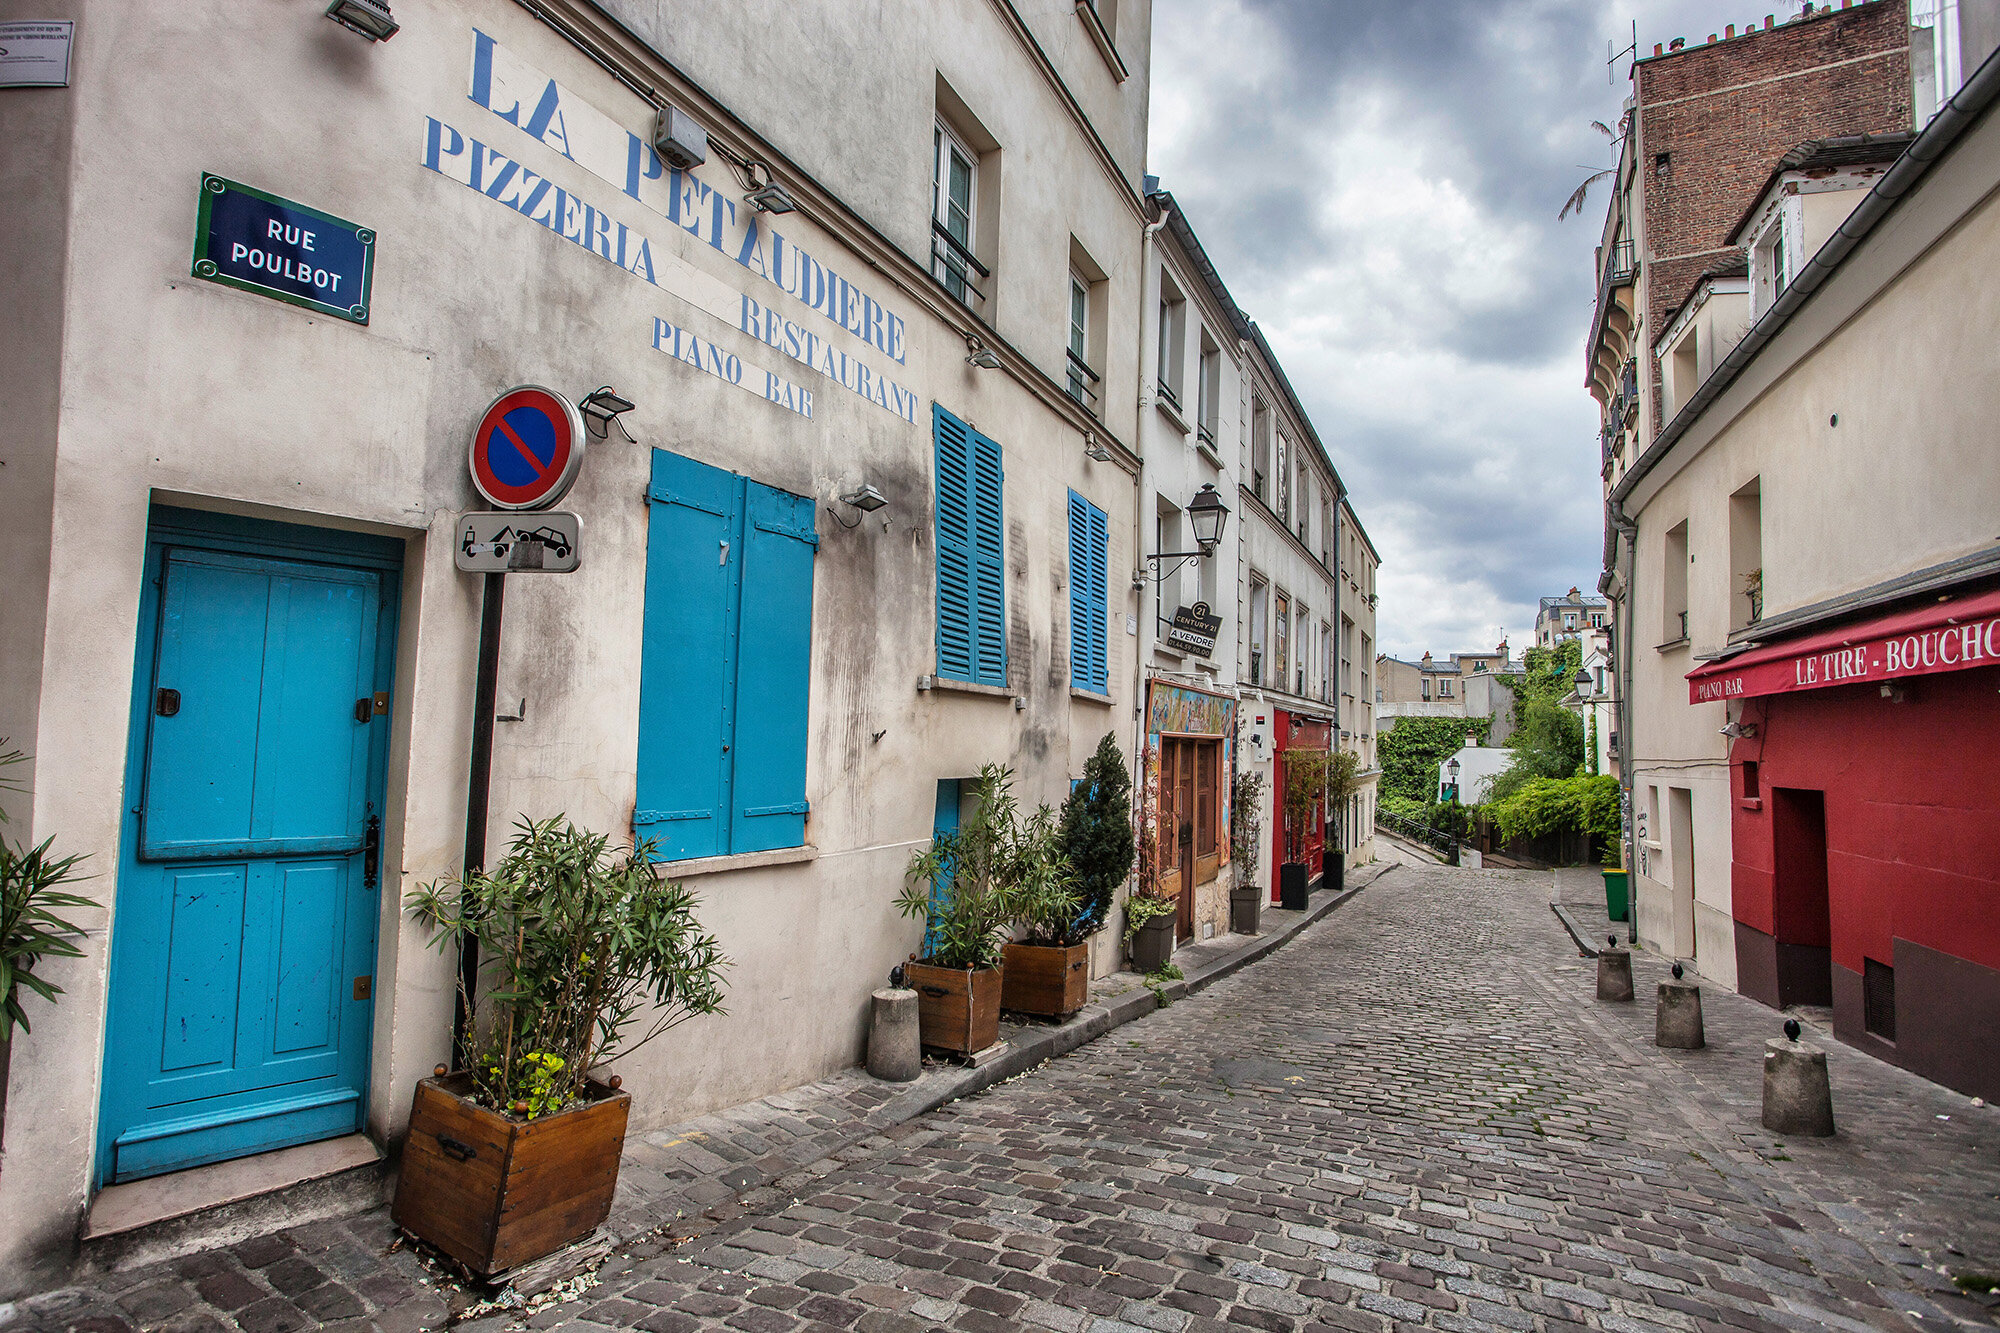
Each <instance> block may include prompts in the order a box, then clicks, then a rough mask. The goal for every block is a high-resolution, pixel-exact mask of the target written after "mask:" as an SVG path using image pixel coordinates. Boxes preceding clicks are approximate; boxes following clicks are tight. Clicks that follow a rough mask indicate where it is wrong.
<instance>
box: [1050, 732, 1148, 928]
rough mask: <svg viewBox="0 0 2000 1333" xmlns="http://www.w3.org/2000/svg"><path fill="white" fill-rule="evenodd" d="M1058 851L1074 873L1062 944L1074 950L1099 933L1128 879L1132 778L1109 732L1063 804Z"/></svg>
mask: <svg viewBox="0 0 2000 1333" xmlns="http://www.w3.org/2000/svg"><path fill="white" fill-rule="evenodd" d="M1062 849H1063V853H1064V855H1066V856H1067V857H1068V858H1069V860H1070V864H1071V865H1072V866H1073V867H1075V870H1076V882H1077V899H1078V903H1079V906H1078V909H1077V912H1076V914H1075V917H1074V919H1073V920H1072V921H1071V922H1070V923H1069V925H1068V928H1067V929H1066V930H1064V931H1062V932H1061V934H1062V936H1063V939H1062V941H1061V942H1062V943H1065V944H1076V943H1079V942H1081V941H1082V940H1085V939H1087V938H1089V937H1090V936H1091V935H1094V934H1096V933H1097V932H1098V931H1100V930H1102V929H1104V924H1105V922H1107V921H1109V920H1110V919H1111V901H1112V899H1113V898H1114V897H1115V896H1116V895H1117V893H1118V886H1119V885H1121V884H1123V883H1124V882H1125V877H1126V876H1127V875H1129V874H1131V873H1132V858H1133V852H1134V848H1133V841H1132V775H1131V773H1130V772H1128V771H1127V770H1126V768H1125V756H1124V755H1122V754H1120V753H1118V742H1117V741H1116V740H1115V739H1113V737H1112V734H1111V733H1110V732H1108V731H1107V732H1105V733H1104V739H1103V740H1101V741H1099V742H1098V743H1097V753H1096V754H1093V755H1092V756H1091V757H1090V759H1089V761H1088V762H1087V763H1085V764H1084V766H1083V781H1081V782H1079V783H1077V784H1076V786H1075V787H1074V788H1073V789H1072V790H1071V791H1070V794H1069V799H1068V800H1066V801H1064V802H1063V810H1062Z"/></svg>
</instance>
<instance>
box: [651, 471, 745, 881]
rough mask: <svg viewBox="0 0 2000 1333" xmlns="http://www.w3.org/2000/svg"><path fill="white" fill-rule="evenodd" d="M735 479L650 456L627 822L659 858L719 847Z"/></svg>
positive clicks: (729, 702)
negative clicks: (633, 789) (632, 792)
mask: <svg viewBox="0 0 2000 1333" xmlns="http://www.w3.org/2000/svg"><path fill="white" fill-rule="evenodd" d="M739 481H740V479H739V478H737V477H735V476H733V475H731V474H730V473H727V472H723V471H721V470H719V469H717V468H712V467H707V466H704V465H703V464H700V463H697V462H695V461H693V460H692V459H688V458H682V457H680V456H678V455H676V454H670V453H667V452H666V451H665V450H662V449H655V450H654V451H653V482H652V486H651V488H650V489H649V491H648V498H649V499H650V500H651V501H652V510H651V523H650V524H649V527H648V531H647V534H646V608H645V623H644V630H643V636H644V637H643V643H642V647H641V650H640V658H639V662H640V676H639V753H638V788H639V790H638V809H637V811H636V812H635V813H634V815H633V820H632V823H633V832H634V836H635V837H638V838H652V839H654V840H655V841H656V842H657V843H658V844H659V847H658V851H657V853H656V854H657V855H658V856H659V857H660V858H661V859H663V860H669V861H677V860H682V859H685V858H688V857H695V856H717V855H720V854H721V853H723V852H724V851H726V850H728V841H727V837H728V834H727V826H728V809H727V805H726V801H725V795H724V793H725V792H726V790H727V780H728V764H729V755H728V753H727V752H726V751H725V750H724V749H723V747H724V746H725V745H727V744H728V743H729V742H730V738H731V731H732V728H733V716H732V715H733V712H734V707H735V697H734V690H733V688H732V687H733V684H734V675H735V669H734V664H735V659H736V618H737V607H736V593H737V577H736V566H737V565H738V563H739V562H740V561H741V559H742V551H741V549H740V548H741V542H740V541H739V540H738V538H737V530H738V528H739V526H740V524H739V522H738V513H737V505H738V500H737V497H738V495H739V494H740V493H741V492H740V489H739V484H738V483H739Z"/></svg>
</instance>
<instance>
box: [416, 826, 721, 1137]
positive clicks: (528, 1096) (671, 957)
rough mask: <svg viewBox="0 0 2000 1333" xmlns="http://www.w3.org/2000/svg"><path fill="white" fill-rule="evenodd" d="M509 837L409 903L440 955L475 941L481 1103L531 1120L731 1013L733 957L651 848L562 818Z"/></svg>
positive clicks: (476, 1077) (475, 1065) (476, 1068)
mask: <svg viewBox="0 0 2000 1333" xmlns="http://www.w3.org/2000/svg"><path fill="white" fill-rule="evenodd" d="M515 830H516V832H515V836H514V840H513V842H512V844H511V845H510V846H509V847H508V850H507V854H506V856H504V857H502V858H501V860H500V862H499V864H497V865H495V866H494V867H493V868H492V869H491V870H490V871H483V872H477V873H474V874H472V875H469V876H465V877H463V878H454V877H447V878H445V879H441V880H437V881H434V882H433V883H430V884H424V885H419V886H418V887H417V888H415V889H413V890H411V892H410V894H409V896H408V898H407V899H406V905H407V906H408V908H409V909H410V911H411V913H412V914H413V915H414V916H415V917H416V918H417V919H418V920H419V921H421V922H423V923H424V924H425V925H427V926H429V927H431V929H432V931H433V932H434V933H433V935H432V939H431V942H432V943H433V944H434V945H436V946H437V947H438V948H439V949H440V950H443V949H445V948H447V947H449V945H450V943H451V941H452V940H453V939H455V938H457V937H459V936H461V935H463V936H467V937H469V938H471V939H473V940H475V941H477V942H478V945H479V956H480V960H481V967H480V983H481V984H480V986H479V993H478V996H477V999H478V1000H479V1001H481V1002H483V1003H482V1005H481V1007H480V1008H479V1009H478V1010H476V1013H477V1017H478V1020H479V1021H477V1022H476V1023H475V1024H474V1031H475V1034H476V1035H475V1041H476V1043H477V1048H476V1051H475V1053H474V1056H473V1059H472V1070H471V1072H472V1080H473V1090H474V1098H475V1100H477V1101H478V1102H479V1103H480V1104H481V1105H484V1106H488V1107H491V1108H492V1109H494V1110H496V1111H502V1112H506V1113H509V1114H512V1115H515V1116H517V1117H521V1118H524V1119H534V1118H536V1117H538V1116H543V1115H549V1114H552V1113H554V1112H556V1111H560V1110H563V1109H564V1108H565V1107H569V1106H573V1105H575V1104H576V1103H577V1102H579V1101H581V1100H582V1099H583V1098H584V1096H585V1088H584V1084H585V1080H586V1078H587V1077H588V1075H589V1073H590V1071H591V1070H592V1069H594V1068H595V1067H596V1066H598V1065H600V1064H602V1063H604V1062H605V1061H607V1060H610V1059H612V1058H613V1057H615V1056H620V1055H629V1054H631V1053H632V1052H633V1051H636V1050H638V1049H639V1048H640V1047H642V1046H644V1045H645V1044H646V1043H647V1042H649V1041H652V1040H653V1039H654V1038H655V1037H658V1036H660V1035H661V1034H662V1033H664V1032H667V1031H668V1030H670V1029H672V1028H675V1027H678V1026H680V1024H682V1023H684V1022H686V1021H687V1020H688V1019H690V1018H693V1017H695V1016H696V1015H700V1014H719V1013H722V1012H724V1010H723V1007H722V993H723V985H722V977H723V974H724V973H725V972H726V971H727V969H728V967H729V960H728V958H726V957H724V956H723V953H722V950H721V948H720V946H719V945H718V944H717V942H716V939H715V937H714V936H713V935H710V934H708V933H706V932H705V931H703V930H702V928H701V922H700V921H699V920H698V919H697V918H696V916H695V907H696V904H697V900H696V898H695V895H694V894H693V893H692V892H691V891H689V890H688V889H686V888H685V887H683V886H682V885H680V884H675V883H671V882H668V881H666V880H663V879H662V878H661V877H660V874H659V871H658V870H656V869H655V868H654V866H653V846H652V844H651V842H650V841H648V842H642V843H640V844H639V845H638V846H637V847H636V848H634V847H614V846H613V845H612V843H611V840H610V838H608V837H606V836H605V835H603V834H599V833H590V832H587V831H586V830H583V829H580V828H578V827H577V826H576V825H574V824H572V823H570V822H569V820H568V819H567V818H565V817H563V816H561V815H556V816H554V817H552V818H549V819H545V820H541V821H534V820H529V819H526V818H523V819H521V820H520V821H518V822H517V823H516V824H515ZM460 988H461V996H460V998H461V1000H464V999H465V996H464V995H463V982H462V981H461V983H460Z"/></svg>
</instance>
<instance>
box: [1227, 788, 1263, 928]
mask: <svg viewBox="0 0 2000 1333" xmlns="http://www.w3.org/2000/svg"><path fill="white" fill-rule="evenodd" d="M1263 799H1264V775H1263V774H1262V773H1238V774H1237V775H1236V786H1235V789H1234V790H1233V791H1232V792H1231V794H1230V800H1229V863H1230V866H1231V868H1232V872H1231V873H1232V876H1233V880H1232V883H1231V886H1230V889H1229V928H1230V929H1231V930H1232V931H1234V932H1236V933H1237V934H1238V935H1255V934H1256V933H1257V930H1258V927H1259V925H1260V924H1261V920H1260V918H1261V917H1262V914H1263V909H1264V890H1263V888H1262V886H1260V885H1259V884H1258V883H1257V865H1258V859H1259V854H1260V852H1261V849H1262V847H1263V841H1264V811H1263Z"/></svg>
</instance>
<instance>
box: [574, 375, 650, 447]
mask: <svg viewBox="0 0 2000 1333" xmlns="http://www.w3.org/2000/svg"><path fill="white" fill-rule="evenodd" d="M632 406H633V404H632V400H631V399H629V398H620V397H619V396H618V394H617V392H616V391H615V390H613V389H612V387H611V386H610V385H609V384H607V385H605V386H604V387H603V388H601V389H597V390H594V391H593V392H591V393H588V394H586V395H584V397H583V400H582V401H581V402H579V403H578V404H577V405H576V410H577V411H579V412H581V413H583V417H584V428H585V429H586V430H589V431H590V433H591V434H592V435H594V436H596V437H597V438H598V439H600V440H601V439H603V438H604V437H605V436H607V435H609V434H610V433H611V423H612V422H614V421H617V420H618V417H619V414H621V413H624V412H630V411H631V410H632ZM618 433H619V434H621V435H623V436H624V437H625V438H626V439H628V440H631V439H632V433H631V432H630V431H628V430H626V429H625V423H623V422H622V421H621V422H619V423H618ZM632 442H633V443H634V444H636V443H638V441H636V440H633V441H632Z"/></svg>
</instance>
